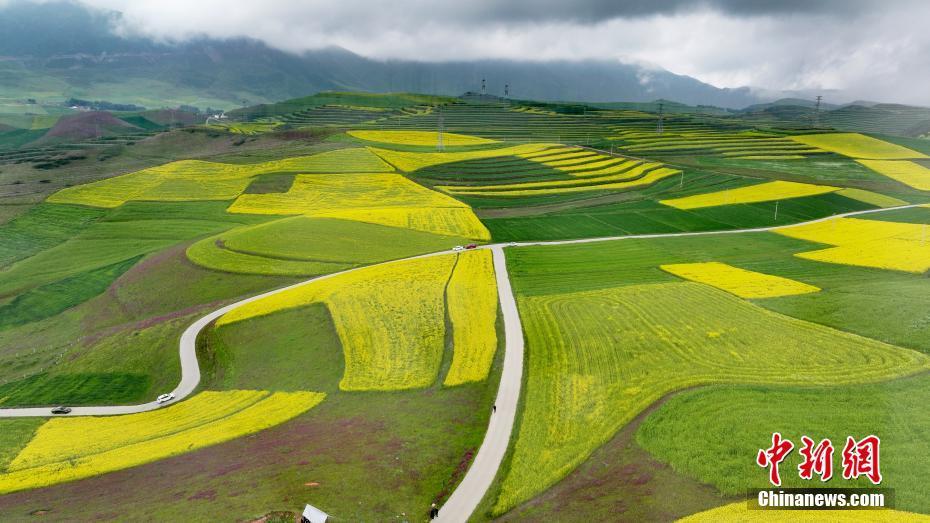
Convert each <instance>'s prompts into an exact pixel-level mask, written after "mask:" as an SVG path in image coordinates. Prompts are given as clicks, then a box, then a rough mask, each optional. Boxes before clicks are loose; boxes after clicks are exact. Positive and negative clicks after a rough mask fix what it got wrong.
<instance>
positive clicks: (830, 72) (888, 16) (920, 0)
mask: <svg viewBox="0 0 930 523" xmlns="http://www.w3.org/2000/svg"><path fill="white" fill-rule="evenodd" d="M80 1H81V2H82V3H85V4H89V5H93V6H97V7H103V8H109V9H115V10H118V11H121V12H122V13H123V14H124V24H123V26H122V27H121V28H120V30H121V31H125V32H127V33H142V34H146V35H149V36H155V37H158V38H163V39H168V40H177V39H184V38H188V37H191V36H196V35H208V36H212V37H232V36H249V37H253V38H258V39H261V40H264V41H265V42H267V43H268V44H270V45H272V46H274V47H278V48H281V49H285V50H289V51H297V52H299V51H302V50H306V49H313V48H319V47H324V46H330V45H337V46H341V47H344V48H346V49H349V50H351V51H354V52H356V53H359V54H362V55H365V56H368V57H373V58H405V59H416V60H429V61H442V60H462V59H470V58H517V59H533V60H545V59H555V58H557V59H571V60H578V59H586V58H598V59H604V58H607V59H617V60H622V61H625V62H636V63H644V64H652V65H656V66H660V67H664V68H666V69H668V70H670V71H672V72H675V73H679V74H687V75H691V76H694V77H696V78H698V79H700V80H702V81H705V82H709V83H711V84H714V85H716V86H719V87H739V86H744V85H749V86H757V87H764V88H769V89H777V90H826V89H838V90H842V91H844V96H843V98H848V99H849V100H851V99H857V98H860V99H871V100H880V101H898V102H909V103H920V104H925V105H930V29H928V27H930V0H881V1H876V0H871V1H870V0H820V1H818V0H771V1H763V0H704V1H700V0H698V1H683V0H677V1H676V0H539V1H533V2H530V1H522V0H499V1H495V0H468V1H458V0H449V1H442V0H390V1H365V0H339V1H336V2H333V1H332V0H325V1H317V0H310V1H306V0H304V1H297V0H261V1H251V2H244V1H243V2H239V1H234V2H230V1H229V0H194V1H191V0H80Z"/></svg>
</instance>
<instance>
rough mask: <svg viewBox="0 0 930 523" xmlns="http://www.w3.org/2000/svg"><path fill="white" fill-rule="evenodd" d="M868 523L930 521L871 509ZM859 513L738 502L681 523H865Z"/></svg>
mask: <svg viewBox="0 0 930 523" xmlns="http://www.w3.org/2000/svg"><path fill="white" fill-rule="evenodd" d="M866 512H868V518H867V519H868V521H871V522H874V523H882V522H888V523H898V522H900V523H909V522H912V521H913V522H917V521H922V522H926V521H930V517H928V516H926V515H924V514H915V513H913V512H903V511H900V510H891V509H888V510H869V511H866ZM865 519H866V518H864V517H863V514H862V512H860V511H858V510H749V507H748V506H747V502H745V501H738V502H736V503H731V504H729V505H724V506H722V507H717V508H712V509H710V510H705V511H704V512H698V513H697V514H692V515H690V516H688V517H685V518H681V519H679V520H678V521H679V522H681V523H717V522H718V521H741V522H746V523H777V522H782V521H783V522H786V523H787V522H790V523H820V522H823V521H829V522H831V523H858V522H860V521H864V520H865Z"/></svg>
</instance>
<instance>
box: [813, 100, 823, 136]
mask: <svg viewBox="0 0 930 523" xmlns="http://www.w3.org/2000/svg"><path fill="white" fill-rule="evenodd" d="M821 99H823V96H820V95H819V94H818V95H817V105H815V106H814V127H815V128H817V127H820V100H821Z"/></svg>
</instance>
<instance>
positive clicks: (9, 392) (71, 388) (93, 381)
mask: <svg viewBox="0 0 930 523" xmlns="http://www.w3.org/2000/svg"><path fill="white" fill-rule="evenodd" d="M149 382H150V379H149V377H148V376H147V375H145V374H139V373H130V372H99V373H89V372H76V373H64V374H52V375H50V374H35V375H32V376H29V377H28V378H25V379H21V380H18V381H12V382H9V383H5V384H3V385H0V406H3V407H9V406H15V407H28V406H44V405H57V404H65V405H71V406H75V405H101V404H119V403H132V402H135V401H141V400H143V399H144V394H145V393H146V392H147V391H148V389H149V385H150V383H149Z"/></svg>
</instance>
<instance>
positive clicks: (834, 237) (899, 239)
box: [776, 218, 930, 273]
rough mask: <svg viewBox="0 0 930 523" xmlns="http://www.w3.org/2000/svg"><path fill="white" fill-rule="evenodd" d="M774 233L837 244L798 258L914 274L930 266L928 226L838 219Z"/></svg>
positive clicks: (929, 232) (801, 254) (779, 230)
mask: <svg viewBox="0 0 930 523" xmlns="http://www.w3.org/2000/svg"><path fill="white" fill-rule="evenodd" d="M776 232H777V233H778V234H782V235H784V236H789V237H791V238H798V239H801V240H807V241H811V242H817V243H824V244H828V245H835V246H836V247H832V248H829V249H822V250H816V251H808V252H802V253H798V254H795V256H798V257H799V258H806V259H809V260H816V261H822V262H828V263H839V264H843V265H857V266H861V267H873V268H877V269H889V270H896V271H904V272H913V273H922V272H925V271H927V270H928V269H930V225H925V224H920V223H902V222H883V221H878V220H862V219H857V218H839V219H834V220H827V221H823V222H818V223H813V224H808V225H798V226H794V227H786V228H782V229H778V230H777V231H776Z"/></svg>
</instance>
